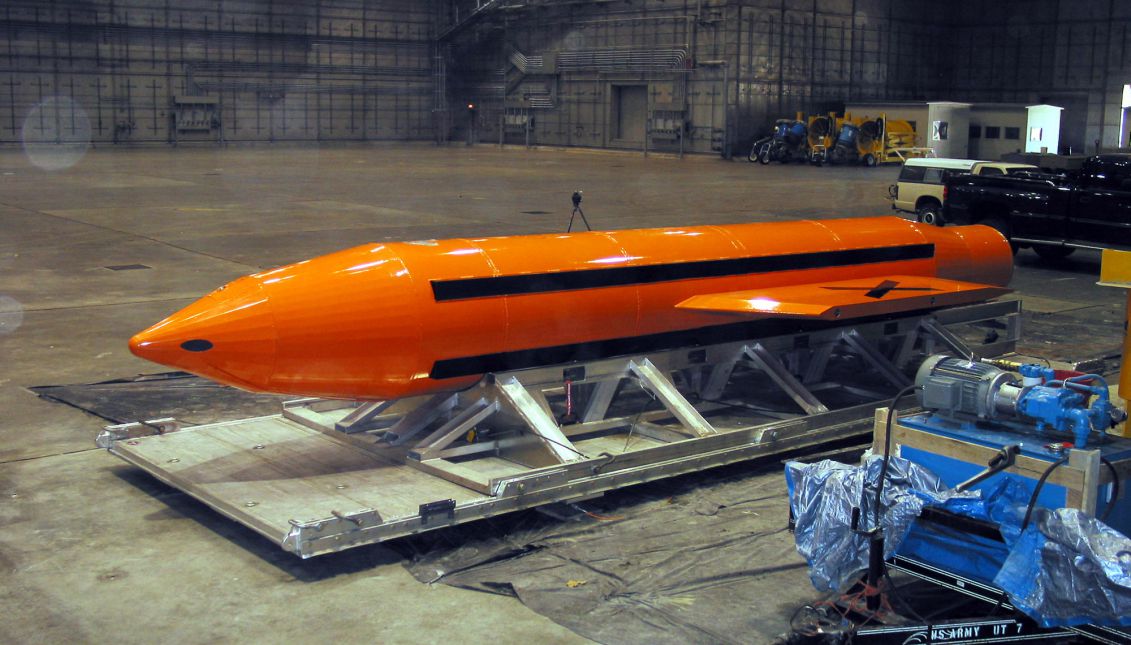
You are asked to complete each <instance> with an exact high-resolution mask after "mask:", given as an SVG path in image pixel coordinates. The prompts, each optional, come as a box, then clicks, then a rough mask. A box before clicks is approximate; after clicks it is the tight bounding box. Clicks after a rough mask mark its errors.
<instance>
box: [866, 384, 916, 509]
mask: <svg viewBox="0 0 1131 645" xmlns="http://www.w3.org/2000/svg"><path fill="white" fill-rule="evenodd" d="M917 387H918V386H917V385H908V386H907V387H905V388H903V389H902V390H900V391H899V392H898V393H897V394H896V395H895V398H893V399H892V400H891V403H889V404H888V420H887V428H886V432H884V457H883V459H884V461H883V464H882V465H881V466H880V480H879V481H878V482H876V505H875V509H874V510H873V512H872V521H873V522H874V523H875V526H877V527H878V526H879V525H880V506H881V500H882V499H883V492H884V479H886V478H887V474H888V460H889V457H890V455H891V426H892V422H893V421H894V420H895V416H896V413H895V410H896V408H898V407H899V401H900V399H902V398H903V397H905V396H907V395H908V394H910V393H911V392H914V391H915V388H917Z"/></svg>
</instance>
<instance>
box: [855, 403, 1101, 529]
mask: <svg viewBox="0 0 1131 645" xmlns="http://www.w3.org/2000/svg"><path fill="white" fill-rule="evenodd" d="M887 414H888V410H887V408H878V409H877V410H876V421H875V427H874V431H873V441H872V450H873V452H875V453H876V454H878V455H882V454H883V450H884V435H885V434H886V423H887ZM896 446H906V447H909V448H915V449H916V450H924V451H927V452H932V453H935V454H938V455H942V456H945V457H951V458H953V459H957V460H959V461H964V462H967V463H970V464H973V465H981V464H986V463H988V462H989V460H990V459H991V458H992V457H993V456H994V455H995V454H997V450H996V449H994V448H990V447H987V446H981V445H978V444H974V443H970V442H967V441H961V440H959V439H953V438H951V437H944V436H941V435H937V434H934V433H930V432H924V431H921V430H917V429H914V428H908V427H907V426H904V425H900V424H899V422H898V421H896V423H895V424H894V426H893V427H892V447H893V449H894V448H895V447H896ZM1049 465H1050V462H1047V461H1042V460H1040V459H1034V458H1032V457H1027V456H1025V455H1018V456H1017V458H1016V460H1015V462H1014V465H1013V466H1011V467H1009V468H1007V469H1006V470H1005V472H1009V473H1012V474H1015V475H1021V476H1022V477H1028V478H1029V479H1033V480H1037V479H1040V477H1041V475H1043V474H1044V472H1045V471H1046V470H1048V467H1049ZM1084 479H1085V473H1084V471H1083V470H1082V469H1080V468H1075V467H1073V466H1072V465H1071V464H1064V465H1063V466H1060V467H1059V468H1057V469H1056V470H1054V471H1053V472H1052V474H1051V475H1049V478H1048V480H1047V481H1046V483H1048V484H1055V485H1057V486H1063V487H1064V488H1065V489H1067V495H1068V497H1069V498H1070V501H1069V503H1068V504H1067V505H1068V506H1069V507H1071V508H1082V504H1083V503H1084V501H1085V500H1084V499H1083V497H1082V496H1081V492H1082V491H1083V490H1084ZM1096 481H1099V480H1098V474H1097V479H1096ZM1093 510H1094V507H1093Z"/></svg>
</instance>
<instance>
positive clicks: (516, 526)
mask: <svg viewBox="0 0 1131 645" xmlns="http://www.w3.org/2000/svg"><path fill="white" fill-rule="evenodd" d="M779 459H780V458H775V459H774V460H772V462H763V463H761V464H755V465H736V466H730V467H727V468H722V469H718V470H713V471H709V472H705V473H696V474H693V475H686V476H682V477H678V478H674V479H670V480H664V481H660V482H652V483H650V484H647V485H645V486H638V487H635V488H631V489H625V490H620V491H615V492H612V493H609V494H606V495H605V496H604V497H602V498H599V499H596V500H593V501H590V502H583V503H580V504H577V505H576V506H577V507H578V508H581V509H585V510H586V511H588V514H582V515H581V516H580V517H579V518H577V519H574V520H573V521H562V520H560V519H552V518H549V517H546V516H544V515H540V514H538V513H534V512H529V513H520V514H516V515H511V516H505V517H503V518H498V519H494V520H488V521H485V522H476V523H474V524H471V525H467V526H464V527H456V528H455V529H451V530H446V531H442V532H438V533H433V534H424V535H421V536H418V537H416V538H413V539H411V540H405V541H400V542H398V543H393V544H390V546H393V547H394V548H405V549H410V548H412V549H416V552H415V553H408V554H407V555H408V556H409V558H410V563H409V564H407V565H406V566H408V568H409V570H410V571H411V572H412V574H413V575H414V576H415V577H416V578H417V579H419V580H421V581H424V582H442V583H445V584H449V585H453V586H457V587H464V588H468V589H476V590H479V591H487V592H492V593H501V594H508V595H513V596H516V597H518V598H519V599H520V600H521V601H522V602H523V603H524V604H526V605H527V606H528V607H530V608H531V609H533V610H534V611H537V612H538V613H541V614H543V615H545V616H547V617H549V618H550V619H552V620H553V621H555V622H557V623H559V624H561V625H563V626H565V627H567V628H569V629H571V630H573V631H574V632H576V633H577V634H579V635H581V636H584V637H586V638H589V639H592V640H595V641H598V642H601V643H609V644H630V643H631V644H635V643H649V644H653V643H680V644H683V643H769V642H773V641H774V640H775V639H776V638H777V637H778V636H779V635H782V634H784V633H786V632H788V631H789V618H790V616H791V614H792V613H793V612H794V611H795V610H796V608H797V607H799V606H802V605H805V604H807V603H809V602H813V600H814V599H815V598H817V597H818V595H819V594H818V593H817V592H816V591H815V590H814V589H813V587H812V586H811V584H810V582H809V579H808V574H807V569H806V567H805V562H804V560H802V559H801V557H800V556H798V555H797V551H796V549H795V548H794V542H793V534H792V533H790V532H789V531H788V529H787V522H788V503H787V495H786V486H785V480H784V474H783V469H782V465H781V462H780V461H779Z"/></svg>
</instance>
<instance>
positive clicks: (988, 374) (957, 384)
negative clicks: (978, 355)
mask: <svg viewBox="0 0 1131 645" xmlns="http://www.w3.org/2000/svg"><path fill="white" fill-rule="evenodd" d="M915 384H916V385H918V386H920V388H921V389H920V394H919V402H920V404H921V405H922V406H923V407H924V408H926V409H928V410H937V411H939V412H940V413H942V414H943V415H945V416H949V417H974V418H978V419H993V418H999V419H1000V418H1002V417H1015V416H1016V415H1017V399H1018V397H1020V396H1021V393H1022V388H1021V386H1020V385H1019V384H1018V382H1017V380H1016V379H1015V377H1014V375H1013V374H1011V373H1010V372H1006V371H1005V370H1001V369H998V368H996V367H994V366H993V365H987V364H986V363H979V362H976V361H970V360H968V359H965V358H954V357H953V356H945V355H942V354H936V355H934V356H931V357H929V358H928V359H927V360H926V361H924V362H923V365H922V366H920V367H919V372H918V373H917V374H916V375H915Z"/></svg>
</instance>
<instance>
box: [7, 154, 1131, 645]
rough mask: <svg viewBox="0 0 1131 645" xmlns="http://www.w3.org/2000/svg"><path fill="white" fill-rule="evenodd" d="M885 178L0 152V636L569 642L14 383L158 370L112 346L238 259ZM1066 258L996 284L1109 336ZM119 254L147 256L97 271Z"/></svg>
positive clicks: (714, 166)
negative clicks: (272, 536) (207, 479)
mask: <svg viewBox="0 0 1131 645" xmlns="http://www.w3.org/2000/svg"><path fill="white" fill-rule="evenodd" d="M896 174H897V169H896V168H890V167H889V168H879V169H864V168H855V167H854V168H814V167H810V166H779V165H776V164H775V165H771V166H758V165H753V164H747V163H745V162H724V161H721V160H719V159H716V158H686V159H683V160H676V159H673V158H668V157H656V156H653V157H651V158H647V159H646V158H642V157H641V156H640V155H638V154H616V153H595V152H576V151H560V150H533V151H528V150H522V149H515V148H508V149H498V148H495V147H489V146H483V147H476V148H466V147H463V146H453V147H448V148H437V147H432V146H408V145H405V146H379V147H378V146H372V147H371V146H366V147H340V148H329V149H317V148H298V149H288V148H283V149H279V148H256V149H240V150H236V149H214V148H208V149H184V148H182V149H168V148H161V149H152V150H130V151H121V150H116V151H101V150H97V151H89V152H88V153H87V154H86V155H85V157H82V158H81V160H79V161H78V162H77V163H75V165H73V166H72V167H70V168H68V169H66V170H61V171H55V172H47V171H44V170H41V169H40V168H38V167H36V166H35V165H33V164H32V163H30V161H29V159H28V158H27V157H26V156H25V155H24V154H22V153H21V152H19V151H7V152H2V153H0V361H2V362H0V365H2V366H3V367H2V368H0V409H2V410H3V416H2V417H0V577H2V578H3V579H4V584H3V585H0V616H2V617H3V618H0V642H5V643H8V642H11V643H20V642H64V641H66V642H107V641H115V642H121V643H133V642H152V641H154V640H162V641H167V642H184V643H201V642H215V641H242V642H247V641H266V640H268V639H270V640H272V641H275V642H292V641H311V640H320V641H333V640H337V641H345V642H390V643H391V642H405V643H407V642H413V643H420V642H480V641H487V640H494V641H497V642H505V643H510V642H530V641H541V642H555V643H569V642H583V639H580V638H579V637H577V636H576V635H574V634H572V633H571V632H569V631H567V630H565V629H564V628H562V627H560V626H558V625H556V624H555V623H552V622H551V621H549V620H548V619H545V618H543V617H541V616H539V615H537V614H535V613H533V612H531V611H529V610H527V609H526V608H525V607H523V606H522V605H521V604H520V603H518V602H517V601H515V600H512V599H509V598H505V597H501V596H491V595H487V594H479V593H474V592H469V591H459V590H455V589H452V588H449V587H445V586H443V585H435V586H428V585H423V584H420V583H418V582H416V581H415V580H414V579H412V578H411V577H410V576H409V575H408V574H407V573H406V572H405V571H404V569H403V568H402V567H401V562H400V558H399V556H397V555H396V554H395V553H393V552H392V551H390V550H389V549H387V548H384V547H381V546H376V547H368V548H361V549H355V550H353V551H350V552H346V553H342V554H338V555H333V556H325V557H322V558H317V559H314V560H310V561H300V560H299V559H297V558H295V557H294V556H291V555H288V554H285V553H283V552H282V551H281V550H279V549H278V548H277V547H276V546H275V545H273V544H270V543H267V542H266V541H265V540H263V539H261V538H260V537H258V536H257V535H256V534H254V533H252V532H251V531H250V530H247V529H244V528H242V527H240V526H238V525H235V524H233V523H232V522H229V521H227V520H225V519H223V518H222V517H220V516H218V515H216V514H215V513H213V512H211V511H210V510H209V509H208V508H206V507H204V506H202V505H200V504H198V503H196V502H194V501H193V500H191V499H189V498H187V497H186V496H184V495H182V494H180V493H177V492H175V491H173V490H172V489H169V488H167V487H165V486H163V485H161V484H159V483H157V482H156V481H154V480H153V479H151V478H149V477H148V476H145V475H143V474H141V473H140V472H138V471H136V470H135V469H133V468H131V467H129V466H127V465H126V464H124V463H123V462H120V461H119V460H117V459H116V458H114V457H112V456H111V455H108V454H107V453H106V452H104V451H102V450H98V449H96V448H95V447H94V436H95V434H96V433H97V432H98V431H99V430H100V428H101V426H102V424H103V422H101V421H100V420H99V419H97V418H94V417H92V416H89V415H86V414H84V413H82V412H79V411H77V410H74V409H71V408H68V407H65V406H62V405H58V404H53V403H49V402H46V401H43V400H40V399H38V398H36V397H35V396H34V395H32V394H31V393H29V392H28V391H27V390H26V389H24V388H26V387H29V386H34V385H46V384H64V383H81V382H93V381H99V380H104V379H109V378H114V377H122V376H131V375H134V374H137V373H142V372H155V371H161V369H160V368H158V367H157V366H154V365H151V364H147V363H145V362H143V361H140V360H138V359H136V358H134V357H133V356H132V355H130V353H129V352H128V351H127V349H126V340H127V338H128V337H129V336H130V335H131V334H132V333H133V332H135V331H137V330H139V329H141V328H143V327H146V326H148V325H149V324H151V323H153V322H155V321H156V320H158V319H160V318H162V317H163V316H165V315H167V314H168V313H170V312H172V311H174V310H176V309H178V308H180V307H182V306H184V305H185V304H187V303H188V302H190V301H191V300H193V299H195V298H197V297H198V296H200V295H202V294H203V293H205V292H207V291H209V290H211V289H213V288H214V287H216V286H218V285H220V284H222V283H224V282H226V281H228V280H231V279H233V278H236V277H238V276H240V275H243V274H246V273H250V272H253V271H255V270H258V269H262V268H265V267H270V266H274V265H279V264H283V263H288V262H293V261H297V260H300V259H303V258H306V257H309V256H313V255H317V254H320V253H325V252H329V251H332V250H336V249H339V248H343V247H346V246H352V245H355V244H359V243H362V242H366V241H375V240H400V239H420V238H430V237H452V236H461V235H494V234H515V233H536V232H548V231H559V230H564V229H565V226H566V224H567V222H568V219H569V212H570V206H571V205H570V202H569V197H570V194H571V193H572V192H573V191H574V190H575V189H583V190H584V196H585V201H584V204H583V206H584V208H585V211H586V214H587V215H588V216H589V220H590V222H592V224H593V225H594V226H595V227H597V228H631V227H643V226H665V225H685V224H697V223H727V222H739V221H751V220H756V221H770V220H775V219H796V218H802V217H811V218H827V217H843V216H865V215H877V214H887V213H889V212H890V210H889V207H888V202H887V200H886V199H885V195H886V190H887V186H888V184H890V183H892V181H893V180H894V177H895V175H896ZM1078 255H1079V257H1075V256H1074V258H1073V259H1072V260H1071V261H1069V262H1066V263H1064V264H1063V265H1061V266H1059V267H1056V268H1050V267H1047V266H1044V265H1042V264H1040V263H1039V262H1037V260H1036V257H1035V255H1033V254H1032V252H1029V251H1023V252H1022V253H1021V254H1019V255H1018V259H1017V263H1018V271H1017V275H1016V279H1015V283H1014V284H1015V287H1017V288H1018V290H1019V293H1020V294H1021V296H1022V297H1023V298H1024V299H1025V301H1026V305H1027V306H1028V304H1029V303H1030V302H1032V303H1033V307H1034V308H1036V309H1037V310H1038V311H1046V312H1058V311H1077V312H1085V314H1087V315H1088V316H1089V318H1090V319H1091V320H1092V322H1093V323H1095V324H1096V325H1099V326H1100V327H1101V328H1102V329H1103V330H1105V331H1106V332H1110V333H1112V334H1114V333H1117V332H1118V328H1119V325H1120V323H1121V318H1120V316H1121V302H1122V300H1121V299H1122V295H1121V294H1119V293H1117V292H1116V290H1113V289H1103V288H1100V287H1096V286H1094V284H1093V283H1094V282H1095V280H1096V276H1097V275H1098V272H1099V260H1098V254H1089V253H1081V254H1078ZM131 264H142V265H145V266H146V267H148V268H144V269H137V270H120V271H114V270H111V269H108V268H107V267H110V266H119V265H131ZM1089 312H1091V313H1089ZM1093 314H1094V315H1093ZM157 412H159V411H155V413H157ZM782 504H783V506H784V505H785V500H782ZM766 636H769V635H766Z"/></svg>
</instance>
